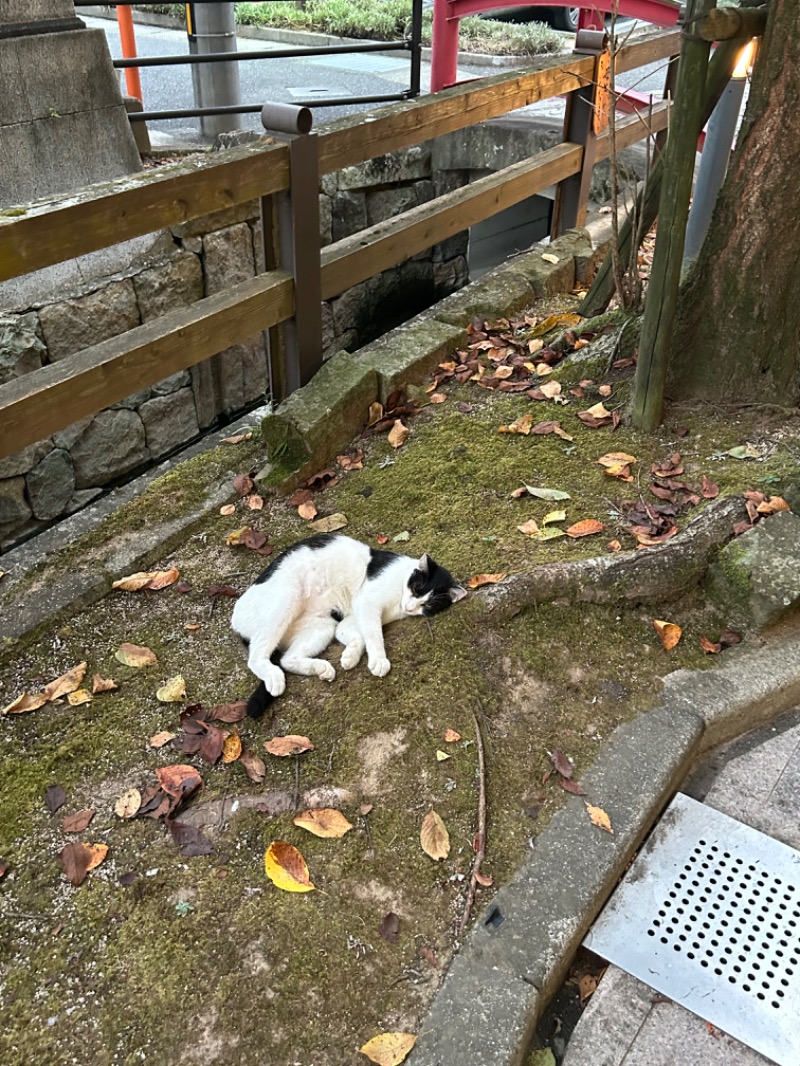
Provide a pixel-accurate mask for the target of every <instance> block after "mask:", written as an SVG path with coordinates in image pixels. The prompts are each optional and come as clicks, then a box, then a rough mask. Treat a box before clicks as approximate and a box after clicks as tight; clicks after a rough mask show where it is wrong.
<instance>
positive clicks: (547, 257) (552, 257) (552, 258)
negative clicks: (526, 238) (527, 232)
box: [542, 252, 561, 264]
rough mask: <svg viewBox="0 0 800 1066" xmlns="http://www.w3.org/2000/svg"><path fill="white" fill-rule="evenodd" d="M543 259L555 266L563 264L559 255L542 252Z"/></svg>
mask: <svg viewBox="0 0 800 1066" xmlns="http://www.w3.org/2000/svg"><path fill="white" fill-rule="evenodd" d="M542 259H544V261H545V263H553V264H555V263H560V262H561V260H560V259H559V258H558V256H557V255H553V253H552V252H542Z"/></svg>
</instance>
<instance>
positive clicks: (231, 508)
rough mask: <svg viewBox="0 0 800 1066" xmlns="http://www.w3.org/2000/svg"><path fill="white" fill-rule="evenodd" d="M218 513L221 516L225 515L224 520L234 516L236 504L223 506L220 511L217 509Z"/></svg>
mask: <svg viewBox="0 0 800 1066" xmlns="http://www.w3.org/2000/svg"><path fill="white" fill-rule="evenodd" d="M219 513H220V514H221V515H225V517H226V518H227V517H228V516H229V515H232V514H236V504H235V503H226V504H223V505H222V507H220V509H219Z"/></svg>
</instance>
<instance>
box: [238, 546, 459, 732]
mask: <svg viewBox="0 0 800 1066" xmlns="http://www.w3.org/2000/svg"><path fill="white" fill-rule="evenodd" d="M466 594H467V593H466V591H465V590H464V589H463V588H461V586H460V585H458V584H457V583H456V581H455V580H454V579H453V577H452V576H451V574H450V573H449V571H447V570H445V568H444V567H443V566H439V565H438V564H437V563H435V562H434V561H433V559H431V557H430V556H429V555H423V556H422V558H421V559H419V560H416V559H411V558H409V557H408V556H406V555H396V554H395V553H394V552H389V551H380V550H376V549H374V548H370V547H369V546H368V545H366V544H362V543H361V542H360V541H357V540H353V539H352V538H351V537H343V536H337V535H335V534H332V533H323V534H320V535H319V536H316V537H310V538H309V539H308V540H302V541H299V542H298V543H297V544H294V545H292V547H290V548H287V549H286V551H285V552H283V553H282V554H281V555H279V556H278V557H277V558H276V559H275V560H273V562H272V563H271V564H270V565H269V566H268V567H267V569H266V570H265V571H264V573H263V574H261V576H260V577H258V578H257V579H256V581H255V583H254V584H253V585H251V586H250V588H249V589H248V590H247V591H246V592H245V593H244V594H243V595H242V596H241V598H240V599H239V600H238V601H237V603H236V606H235V607H234V609H233V616H232V618H231V625H232V626H233V628H234V630H235V631H236V632H237V633H238V634H239V635H240V636H241V637H242V638H243V639H244V640H245V641H246V642H247V643H248V644H249V646H250V650H249V656H248V660H247V664H248V666H249V667H250V669H251V670H252V672H253V673H254V674H255V675H256V677H257V678H259V679H260V684H259V686H258V688H257V689H256V690H255V692H254V693H253V695H252V696H251V697H250V700H249V702H248V704H247V713H248V715H249V716H250V717H251V718H260V717H261V715H262V714H263V713H264V711H265V710H266V708H267V707H268V706H269V704H270V703H271V702H272V699H273V697H275V696H280V694H281V693H282V692H283V690H284V687H285V685H286V676H285V674H284V671H288V672H289V673H291V674H307V675H313V674H316V676H317V677H320V678H322V679H323V681H333V679H334V677H335V676H336V671H335V670H334V668H333V666H331V664H330V663H329V662H327V661H326V660H325V659H320V658H318V656H320V655H321V654H322V652H323V651H324V650H325V649H326V648H327V647H328V645H329V644H330V642H331V641H332V640H333V638H334V637H335V638H336V639H337V640H338V641H339V642H340V643H341V644H344V651H343V653H342V659H341V663H342V669H343V670H352V669H353V667H354V666H357V665H358V662H359V661H360V659H361V656H362V655H363V654H364V651H365V650H366V653H367V663H368V666H369V669H370V671H371V672H372V673H373V674H375V676H376V677H383V676H384V675H385V674H387V673H388V672H389V670H390V668H391V664H390V662H389V660H388V659H387V658H386V651H385V649H384V644H383V626H384V625H386V624H387V623H388V622H395V621H397V620H399V619H400V618H406V617H408V616H410V615H428V616H429V615H433V614H438V613H439V611H444V610H446V609H447V608H448V607H450V606H451V605H452V604H454V603H457V602H458V601H459V600H460V599H462V598H463V597H464V596H466Z"/></svg>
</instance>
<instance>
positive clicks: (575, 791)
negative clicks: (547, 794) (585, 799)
mask: <svg viewBox="0 0 800 1066" xmlns="http://www.w3.org/2000/svg"><path fill="white" fill-rule="evenodd" d="M558 783H559V784H560V785H561V787H562V788H563V789H564V791H565V792H570V793H571V794H572V795H573V796H585V795H586V791H585V790H584V788H583V786H582V785H581V783H580V781H575V780H574V779H572V778H569V777H559V779H558Z"/></svg>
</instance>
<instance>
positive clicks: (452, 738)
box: [444, 729, 461, 744]
mask: <svg viewBox="0 0 800 1066" xmlns="http://www.w3.org/2000/svg"><path fill="white" fill-rule="evenodd" d="M444 739H445V740H446V741H447V743H448V744H455V743H456V741H459V740H461V734H460V733H456V731H455V729H445V731H444Z"/></svg>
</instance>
